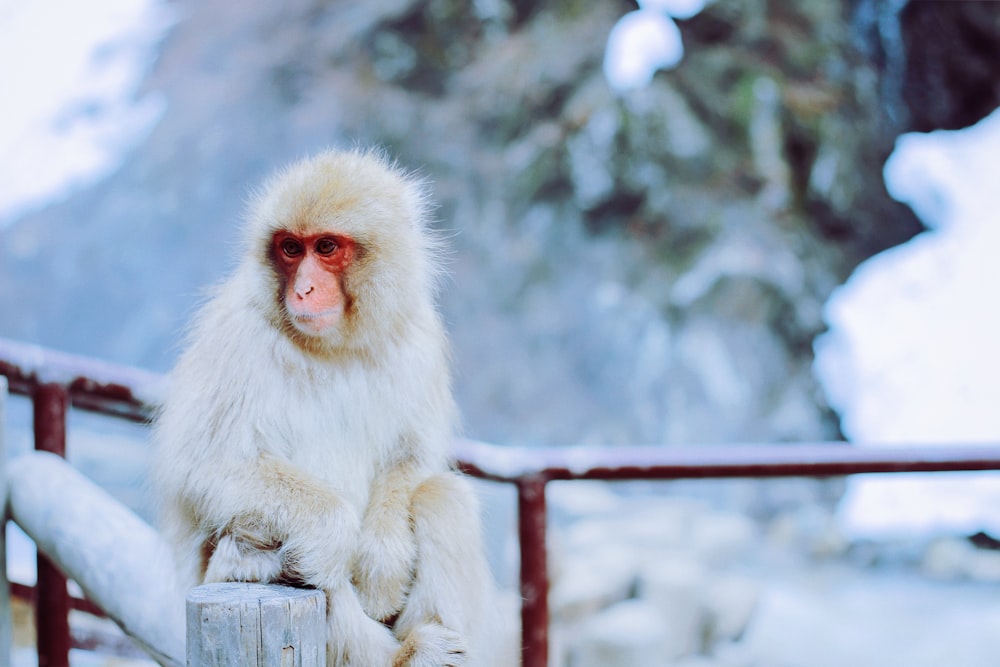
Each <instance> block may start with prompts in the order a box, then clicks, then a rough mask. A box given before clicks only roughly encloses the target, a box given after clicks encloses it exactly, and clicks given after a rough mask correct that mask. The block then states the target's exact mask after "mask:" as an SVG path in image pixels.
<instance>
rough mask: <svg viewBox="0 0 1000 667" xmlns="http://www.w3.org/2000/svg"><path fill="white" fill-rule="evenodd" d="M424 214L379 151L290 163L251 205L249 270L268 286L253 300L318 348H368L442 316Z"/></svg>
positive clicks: (412, 184) (412, 183)
mask: <svg viewBox="0 0 1000 667" xmlns="http://www.w3.org/2000/svg"><path fill="white" fill-rule="evenodd" d="M426 211H427V205H426V199H425V196H424V192H423V189H422V187H421V184H420V183H419V182H417V181H416V180H414V179H412V178H410V177H409V176H407V175H406V174H405V173H404V172H402V171H401V170H400V169H398V168H397V167H395V166H394V165H392V164H390V163H389V162H387V160H386V159H385V158H384V157H383V156H381V155H379V154H375V153H371V152H359V151H354V152H336V151H328V152H325V153H321V154H319V155H316V156H314V157H311V158H307V159H305V160H302V161H300V162H297V163H295V164H292V165H291V166H289V167H288V168H286V169H284V170H282V171H280V172H278V173H277V174H275V175H274V176H273V177H272V178H271V179H270V180H269V181H267V182H266V183H265V185H264V187H263V188H262V189H261V191H260V192H259V193H258V194H257V195H256V196H255V197H254V199H253V201H252V202H251V205H250V212H249V216H248V232H249V233H248V238H249V247H248V248H247V249H246V258H247V259H246V261H245V262H244V264H243V267H242V268H243V273H244V275H246V274H250V275H256V276H259V277H260V278H261V280H262V284H261V285H260V286H259V289H256V290H251V291H252V292H256V294H250V295H249V296H250V298H251V300H253V302H254V304H255V305H257V306H258V307H259V308H261V309H262V311H263V312H264V314H265V315H266V316H267V317H268V319H269V320H270V321H271V322H272V323H273V324H274V325H275V326H277V327H278V328H279V329H280V330H281V331H283V332H285V334H286V335H288V336H289V338H291V339H292V340H293V341H294V342H295V343H296V344H298V345H299V346H300V347H303V348H304V349H306V350H308V351H310V352H313V353H325V354H330V353H336V352H338V351H344V350H350V351H369V352H370V351H372V347H373V346H374V345H377V344H378V343H379V342H384V341H389V340H392V339H393V338H395V337H398V336H401V335H405V331H406V327H407V325H408V324H413V323H420V322H421V321H422V318H423V317H426V316H427V315H428V314H432V313H433V312H434V306H433V296H434V283H435V280H434V278H435V266H436V263H435V261H434V256H435V249H436V242H435V239H434V238H433V237H432V235H431V234H430V233H429V232H428V230H427V229H426V227H425V218H426ZM261 266H263V267H264V270H263V271H261V270H260V267H261Z"/></svg>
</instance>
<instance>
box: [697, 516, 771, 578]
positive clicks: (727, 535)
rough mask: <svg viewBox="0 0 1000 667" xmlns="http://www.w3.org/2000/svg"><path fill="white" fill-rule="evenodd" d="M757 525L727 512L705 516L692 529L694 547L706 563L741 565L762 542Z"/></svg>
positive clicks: (716, 565) (745, 518)
mask: <svg viewBox="0 0 1000 667" xmlns="http://www.w3.org/2000/svg"><path fill="white" fill-rule="evenodd" d="M758 533H759V531H758V529H757V525H756V524H755V523H754V522H753V521H752V520H751V519H750V518H748V517H746V516H743V515H740V514H735V513H727V512H716V513H712V514H706V515H705V516H702V517H701V518H700V519H699V520H698V522H697V523H695V524H694V525H693V526H692V532H691V545H692V548H693V550H694V551H695V553H697V554H698V557H699V559H701V560H702V561H703V562H705V563H708V564H710V565H713V566H715V567H721V566H726V565H731V564H733V563H735V562H738V561H739V560H740V559H741V558H743V557H744V556H745V555H746V554H747V553H749V552H750V551H751V550H752V549H753V547H754V545H755V544H756V540H757V539H758Z"/></svg>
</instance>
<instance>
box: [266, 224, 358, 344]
mask: <svg viewBox="0 0 1000 667" xmlns="http://www.w3.org/2000/svg"><path fill="white" fill-rule="evenodd" d="M271 249H272V256H273V257H274V262H275V266H276V268H277V269H278V272H279V273H280V275H281V276H282V291H283V295H284V300H285V309H286V310H287V311H288V316H289V317H290V318H291V321H292V324H293V325H294V326H295V328H296V329H298V330H299V331H301V332H302V333H304V334H307V335H310V336H321V335H323V334H324V333H325V332H327V331H329V330H330V329H331V328H333V327H336V326H337V325H338V324H339V323H340V321H341V320H342V319H343V317H344V312H345V309H346V307H347V295H346V294H345V292H344V283H343V277H344V273H345V271H346V270H347V267H348V266H350V264H351V261H352V260H353V259H354V251H355V244H354V241H353V240H351V239H350V238H347V237H346V236H336V235H331V234H316V235H314V236H298V235H296V234H292V233H291V232H287V231H280V232H277V233H276V234H275V235H274V237H273V238H272V240H271Z"/></svg>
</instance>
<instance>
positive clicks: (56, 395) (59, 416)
mask: <svg viewBox="0 0 1000 667" xmlns="http://www.w3.org/2000/svg"><path fill="white" fill-rule="evenodd" d="M32 400H33V410H34V412H33V422H34V430H35V449H36V450H40V451H45V452H52V453H53V454H56V455H58V456H62V457H65V456H66V411H67V408H68V407H69V393H68V392H67V391H66V388H65V387H63V386H62V385H59V384H40V385H38V386H37V387H36V388H35V391H34V395H33V396H32ZM35 595H36V599H35V628H36V636H37V644H38V666H39V667H65V666H66V665H68V664H69V649H70V632H69V610H70V604H69V593H68V591H67V590H66V577H64V576H63V574H62V572H60V571H59V569H58V568H56V566H55V565H54V564H53V563H52V561H51V560H49V559H48V558H47V557H46V556H45V555H44V554H42V553H41V552H39V553H38V583H37V585H36V588H35Z"/></svg>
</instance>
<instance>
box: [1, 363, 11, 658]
mask: <svg viewBox="0 0 1000 667" xmlns="http://www.w3.org/2000/svg"><path fill="white" fill-rule="evenodd" d="M6 409H7V378H6V377H4V376H3V375H0V665H9V664H10V644H11V632H12V630H11V613H10V587H9V584H8V582H7V530H6V528H7V444H6V442H5V441H4V429H5V428H6V427H7V420H6V413H5V410H6Z"/></svg>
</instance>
